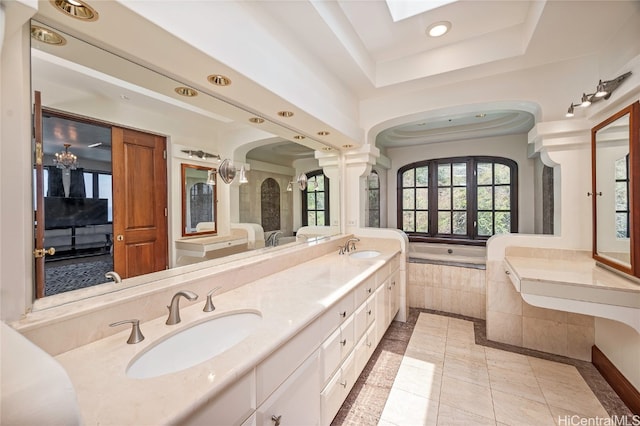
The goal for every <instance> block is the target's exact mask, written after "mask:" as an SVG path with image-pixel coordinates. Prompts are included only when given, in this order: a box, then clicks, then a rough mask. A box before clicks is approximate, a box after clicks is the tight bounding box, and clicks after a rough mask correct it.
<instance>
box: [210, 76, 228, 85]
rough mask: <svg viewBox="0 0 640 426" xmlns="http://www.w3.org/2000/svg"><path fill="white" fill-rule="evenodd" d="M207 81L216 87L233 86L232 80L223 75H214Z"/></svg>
mask: <svg viewBox="0 0 640 426" xmlns="http://www.w3.org/2000/svg"><path fill="white" fill-rule="evenodd" d="M207 80H209V83H211V84H214V85H216V86H229V85H230V84H231V79H230V78H229V77H227V76H224V75H221V74H212V75H210V76H209V77H207Z"/></svg>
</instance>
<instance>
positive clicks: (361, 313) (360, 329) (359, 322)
mask: <svg viewBox="0 0 640 426" xmlns="http://www.w3.org/2000/svg"><path fill="white" fill-rule="evenodd" d="M375 308H376V307H375V294H374V295H373V296H371V297H370V298H369V299H368V300H367V301H366V302H364V303H363V304H362V305H361V306H360V307H359V308H358V309H356V313H355V326H354V330H355V339H356V340H358V339H360V337H362V335H363V334H364V332H365V330H366V329H367V327H369V325H371V323H372V322H373V319H374V318H375Z"/></svg>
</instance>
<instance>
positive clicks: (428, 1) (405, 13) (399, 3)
mask: <svg viewBox="0 0 640 426" xmlns="http://www.w3.org/2000/svg"><path fill="white" fill-rule="evenodd" d="M385 1H386V3H387V7H388V8H389V12H391V18H392V19H393V22H398V21H400V20H402V19H406V18H411V17H412V16H416V15H419V14H421V13H424V12H428V11H430V10H432V9H436V8H438V7H440V6H444V5H445V4H449V3H453V2H455V1H457V0H385Z"/></svg>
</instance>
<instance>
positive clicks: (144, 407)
mask: <svg viewBox="0 0 640 426" xmlns="http://www.w3.org/2000/svg"><path fill="white" fill-rule="evenodd" d="M377 249H378V250H380V251H381V252H382V254H381V255H380V256H378V257H376V258H373V259H352V258H349V256H347V255H343V256H340V255H338V254H337V253H332V254H328V255H325V256H322V257H319V258H317V259H314V260H311V261H308V262H305V263H303V264H300V265H298V266H295V267H292V268H290V269H287V270H285V271H282V272H279V273H276V274H273V275H270V276H267V277H264V278H259V279H257V280H256V281H254V282H253V283H250V284H247V285H244V286H242V287H239V288H236V289H234V290H231V291H228V292H226V293H223V294H220V295H218V296H214V299H213V301H214V304H215V306H216V310H215V311H214V312H211V313H205V312H202V307H203V306H204V302H205V300H206V297H204V296H205V295H201V297H199V299H198V300H197V301H196V302H191V304H190V305H189V303H188V302H187V301H186V300H185V299H182V300H181V311H180V314H181V317H182V322H181V323H180V324H177V325H175V326H167V325H165V320H166V318H165V317H162V318H157V319H154V320H152V321H148V322H146V323H142V324H141V329H142V333H143V334H144V335H145V337H146V339H145V340H144V341H143V342H141V343H138V344H134V345H128V344H126V340H127V338H128V335H129V331H130V330H129V328H126V327H125V328H126V329H125V330H123V331H122V332H121V333H118V334H116V335H113V336H110V337H107V338H104V339H102V340H98V341H96V342H93V343H90V344H88V345H85V346H82V347H79V348H76V349H74V350H71V351H69V352H65V353H63V354H60V355H58V356H57V357H56V359H57V360H58V361H59V362H60V363H61V364H62V366H63V367H64V368H65V370H66V371H67V373H68V374H69V377H70V378H71V381H72V383H73V385H74V387H75V390H76V393H77V395H78V403H79V406H80V410H81V414H82V418H83V420H84V423H85V424H87V425H92V424H102V425H105V424H117V425H125V424H136V425H138V424H160V423H167V422H171V421H172V419H179V418H180V417H181V416H183V415H184V414H185V413H189V412H191V411H193V410H194V409H195V408H197V407H198V406H200V405H201V404H202V402H203V401H206V400H209V399H211V398H212V397H213V396H214V395H216V394H218V393H219V392H220V391H221V390H223V389H224V388H225V387H227V386H228V385H230V384H232V383H234V382H235V381H236V380H237V379H238V378H240V377H241V376H242V375H244V374H245V373H246V372H248V371H250V370H251V369H252V368H253V367H254V366H256V365H257V364H258V363H260V362H261V361H262V360H264V359H266V358H267V357H268V356H269V355H270V354H271V353H272V352H273V351H274V350H276V349H277V348H278V347H280V346H281V345H282V344H283V343H285V342H286V341H287V340H289V339H290V338H291V337H292V336H293V335H295V334H296V333H297V332H299V331H300V330H302V329H303V328H304V327H305V326H306V325H308V324H309V323H311V322H312V321H313V320H314V319H315V318H316V317H318V316H320V315H321V314H322V313H323V312H324V311H325V310H326V309H327V308H328V307H330V306H331V305H333V304H334V303H335V302H337V301H338V300H340V298H342V297H343V296H345V295H346V294H347V293H349V292H350V291H351V290H353V289H354V288H355V287H356V286H357V284H358V283H360V282H361V281H362V280H363V279H365V278H367V277H368V276H370V275H371V274H373V273H374V272H375V271H377V270H378V269H379V268H380V267H382V266H383V265H384V264H385V263H386V262H387V261H388V260H389V259H391V258H392V257H393V256H394V255H395V254H397V253H398V252H399V251H398V250H395V249H386V250H385V249H379V248H377ZM243 310H249V311H258V312H260V313H261V315H262V322H261V324H260V326H259V327H258V329H257V330H256V331H255V332H254V333H253V334H251V335H250V336H249V337H248V338H246V339H245V340H244V341H242V342H241V343H239V344H237V345H236V346H234V347H232V348H230V349H229V350H227V351H226V352H223V353H222V354H220V355H218V356H216V357H215V358H212V359H211V360H209V361H206V362H204V363H201V364H198V365H196V366H194V367H191V368H188V369H186V370H183V371H178V372H175V373H171V374H167V375H164V376H159V377H155V378H148V379H131V378H129V377H127V376H126V374H125V370H126V367H127V365H128V364H129V362H130V361H131V360H132V359H133V358H134V357H135V356H136V355H137V354H140V353H141V352H143V351H145V350H146V349H147V348H149V347H151V346H152V345H154V344H155V343H156V342H158V341H159V340H161V339H162V338H166V337H168V334H169V333H174V332H176V331H179V330H181V329H183V328H187V327H189V326H191V325H194V324H196V323H198V322H202V321H205V320H207V319H211V318H214V317H216V316H221V315H225V314H228V313H230V312H235V311H243ZM122 319H123V320H124V319H127V318H122ZM229 332H233V330H229Z"/></svg>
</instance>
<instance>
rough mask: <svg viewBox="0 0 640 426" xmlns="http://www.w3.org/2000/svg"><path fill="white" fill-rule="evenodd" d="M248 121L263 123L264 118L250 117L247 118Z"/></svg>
mask: <svg viewBox="0 0 640 426" xmlns="http://www.w3.org/2000/svg"><path fill="white" fill-rule="evenodd" d="M249 122H250V123H253V124H262V123H264V118H260V117H251V118H250V119H249Z"/></svg>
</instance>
